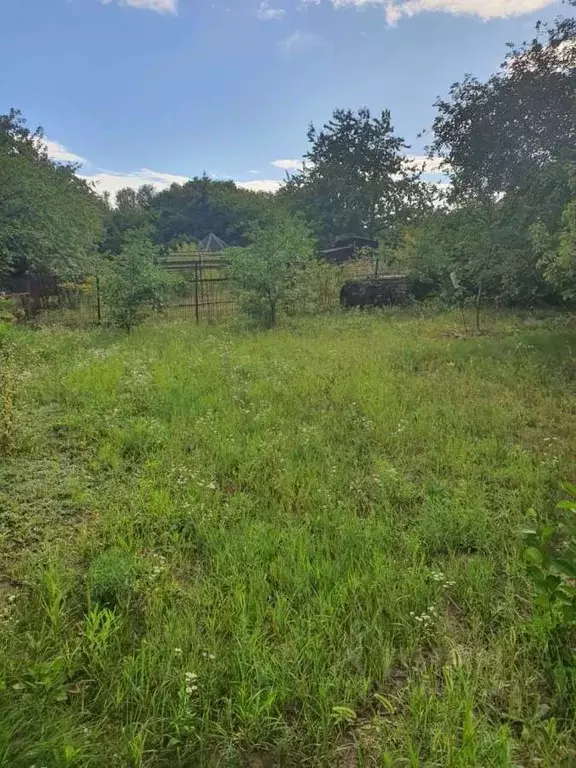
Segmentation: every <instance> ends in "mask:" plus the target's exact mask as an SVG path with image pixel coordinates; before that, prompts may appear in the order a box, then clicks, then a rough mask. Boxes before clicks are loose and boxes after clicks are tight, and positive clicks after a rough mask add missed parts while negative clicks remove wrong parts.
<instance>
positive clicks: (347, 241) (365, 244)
mask: <svg viewBox="0 0 576 768" xmlns="http://www.w3.org/2000/svg"><path fill="white" fill-rule="evenodd" d="M362 248H371V249H372V250H376V249H377V248H378V240H371V239H369V238H367V237H356V236H352V237H345V236H343V237H337V238H336V240H334V245H333V246H332V248H326V249H324V250H323V251H320V257H321V258H322V259H323V261H327V262H328V263H329V264H343V263H344V262H346V261H353V260H354V259H357V258H358V255H359V252H360V250H361V249H362Z"/></svg>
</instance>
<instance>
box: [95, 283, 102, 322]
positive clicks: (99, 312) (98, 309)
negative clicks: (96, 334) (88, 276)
mask: <svg viewBox="0 0 576 768" xmlns="http://www.w3.org/2000/svg"><path fill="white" fill-rule="evenodd" d="M96 317H97V322H98V325H101V324H102V308H101V306H100V278H99V277H97V278H96Z"/></svg>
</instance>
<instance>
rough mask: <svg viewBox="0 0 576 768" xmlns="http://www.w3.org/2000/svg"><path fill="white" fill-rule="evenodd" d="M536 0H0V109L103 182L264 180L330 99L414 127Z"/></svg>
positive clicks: (536, 12)
mask: <svg viewBox="0 0 576 768" xmlns="http://www.w3.org/2000/svg"><path fill="white" fill-rule="evenodd" d="M561 10H562V6H561V4H560V3H558V2H550V0H269V2H263V3H262V2H261V0H106V1H105V2H103V1H102V0H0V72H1V73H2V74H1V75H0V112H5V111H7V110H8V109H9V108H10V107H11V106H15V107H19V108H20V109H22V110H23V112H24V114H25V116H26V117H27V118H28V120H29V123H30V124H31V125H34V126H35V125H37V124H41V125H42V126H43V127H44V129H45V132H46V136H47V137H48V139H49V148H50V151H51V152H52V154H53V156H54V157H56V158H59V159H62V160H66V159H72V158H73V157H76V156H78V157H81V158H83V159H84V160H85V164H84V166H83V169H82V173H83V174H84V175H86V176H88V177H90V178H93V179H94V180H96V181H97V182H98V186H99V189H101V190H104V189H107V190H110V191H112V192H114V191H115V190H116V189H118V188H119V187H121V186H124V185H125V184H130V185H138V184H141V183H146V182H152V183H154V184H155V185H157V186H159V187H160V186H162V185H165V184H167V183H169V182H170V181H173V180H180V181H181V180H184V178H185V177H189V176H194V175H198V174H201V173H202V172H203V171H207V172H208V173H209V174H210V175H212V176H214V177H218V178H231V179H234V180H236V181H238V182H242V183H244V184H246V185H247V186H250V187H252V188H256V189H260V188H262V189H274V188H275V187H276V186H277V184H278V182H279V181H280V180H281V179H282V178H283V176H284V173H285V171H284V170H283V167H286V166H292V165H294V164H295V161H296V160H297V159H298V158H300V157H301V155H302V153H303V152H305V151H306V147H307V141H306V130H307V126H308V124H309V123H310V121H313V122H315V123H316V124H321V123H322V122H324V121H325V120H326V119H327V118H328V117H329V116H330V113H331V111H332V109H333V108H334V107H351V108H354V109H356V108H358V107H361V106H368V107H370V108H371V109H373V110H380V109H383V108H389V109H390V110H391V112H392V118H393V122H394V124H395V126H396V130H397V132H398V133H399V134H400V135H402V136H404V137H405V139H406V140H407V141H408V143H410V144H411V145H412V150H411V152H412V153H413V154H415V155H419V154H421V153H422V150H423V146H424V143H425V142H424V140H422V139H417V134H418V132H419V131H421V130H422V129H423V128H426V127H428V126H429V125H430V123H431V120H432V118H433V116H434V109H433V106H432V103H433V101H434V99H435V97H436V96H437V95H439V94H445V93H446V92H447V89H448V87H449V86H450V84H451V83H452V82H454V81H455V80H457V79H460V78H462V76H463V75H464V73H465V72H472V73H474V74H476V75H478V76H479V77H485V76H486V75H488V74H489V73H490V72H492V71H493V70H494V69H495V67H496V66H497V65H498V63H499V62H500V61H501V60H502V57H503V55H504V53H505V51H506V49H505V44H506V42H507V41H510V40H512V41H516V42H518V41H520V40H523V39H526V38H529V37H531V36H532V30H533V27H534V22H535V21H536V20H537V19H539V18H540V19H551V18H553V17H554V16H556V15H558V13H559V12H561Z"/></svg>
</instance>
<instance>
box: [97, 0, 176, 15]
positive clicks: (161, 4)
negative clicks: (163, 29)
mask: <svg viewBox="0 0 576 768" xmlns="http://www.w3.org/2000/svg"><path fill="white" fill-rule="evenodd" d="M112 1H113V0H100V2H101V3H102V4H103V5H110V3H111V2H112ZM117 2H118V3H119V4H120V5H126V6H128V7H129V8H138V9H140V10H145V11H156V13H178V3H179V0H117Z"/></svg>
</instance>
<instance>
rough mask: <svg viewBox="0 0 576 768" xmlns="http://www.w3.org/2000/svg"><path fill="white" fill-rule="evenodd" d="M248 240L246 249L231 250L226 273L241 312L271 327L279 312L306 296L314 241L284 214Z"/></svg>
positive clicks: (301, 225)
mask: <svg viewBox="0 0 576 768" xmlns="http://www.w3.org/2000/svg"><path fill="white" fill-rule="evenodd" d="M251 239H252V242H251V244H250V245H248V246H247V247H246V248H235V249H233V250H231V251H230V260H231V264H230V270H229V273H230V277H231V279H232V281H233V284H234V286H235V289H236V293H237V296H238V298H239V301H240V306H241V308H242V310H243V311H244V312H245V313H246V314H247V315H248V316H250V317H252V318H253V319H255V320H257V321H258V322H259V323H261V324H262V325H264V326H265V327H267V328H271V327H272V326H274V325H275V324H276V320H277V317H278V310H279V309H285V310H286V309H290V308H291V307H293V306H294V304H295V303H296V302H297V301H298V300H299V299H300V297H301V296H302V295H303V294H305V293H307V290H308V289H307V272H308V270H309V269H310V268H311V267H312V266H313V265H314V264H315V260H314V239H313V237H312V235H311V234H310V232H309V230H308V228H307V227H306V226H305V225H304V224H302V222H300V221H299V220H298V219H296V218H294V217H292V216H289V215H288V214H286V213H283V212H276V213H275V214H274V215H272V216H270V217H269V219H268V221H267V223H266V226H263V227H259V228H257V229H255V230H254V231H253V232H252V238H251Z"/></svg>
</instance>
